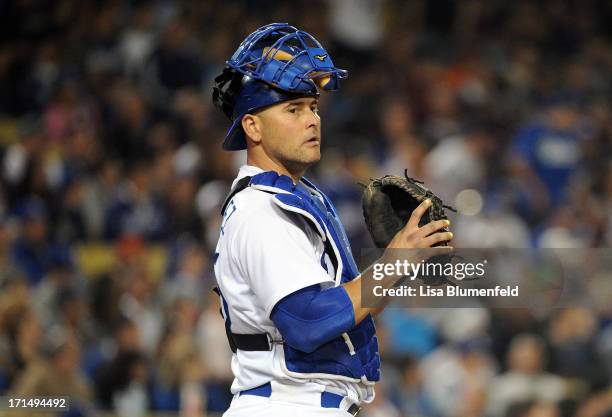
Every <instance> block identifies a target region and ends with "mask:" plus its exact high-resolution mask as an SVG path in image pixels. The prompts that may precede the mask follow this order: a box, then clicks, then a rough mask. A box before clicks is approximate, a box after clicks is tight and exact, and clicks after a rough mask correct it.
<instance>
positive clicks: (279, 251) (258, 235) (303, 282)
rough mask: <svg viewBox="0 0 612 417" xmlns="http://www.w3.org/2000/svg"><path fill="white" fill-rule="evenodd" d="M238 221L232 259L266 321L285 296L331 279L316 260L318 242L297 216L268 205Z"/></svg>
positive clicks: (303, 221)
mask: <svg viewBox="0 0 612 417" xmlns="http://www.w3.org/2000/svg"><path fill="white" fill-rule="evenodd" d="M240 220H241V221H240V222H239V224H238V225H237V226H238V227H237V228H236V230H235V236H234V239H235V241H234V242H235V243H234V244H233V245H232V247H234V248H236V249H237V250H236V252H235V253H234V256H235V257H236V258H237V259H236V261H237V262H238V263H239V264H240V265H241V266H242V268H244V276H245V277H247V279H248V281H249V282H248V284H249V286H250V287H251V289H252V291H253V293H254V294H255V296H256V297H257V298H258V300H259V301H260V302H261V304H262V306H263V307H264V309H265V313H266V316H267V317H270V314H271V312H272V309H273V308H274V306H275V305H276V303H277V302H278V301H280V300H281V299H282V298H284V297H286V296H287V295H289V294H292V293H293V292H295V291H298V290H300V289H302V288H305V287H308V286H311V285H315V284H320V283H323V282H328V281H330V280H331V279H332V278H331V277H330V276H329V275H328V274H327V272H326V271H325V269H323V267H322V266H321V264H320V259H318V256H317V251H316V248H317V239H320V238H319V237H318V236H317V235H315V232H314V231H313V230H312V229H310V225H308V224H307V223H306V221H305V220H303V219H302V218H301V217H299V216H298V215H294V214H292V213H287V212H285V211H283V210H282V209H281V208H279V207H277V206H275V205H271V206H269V207H268V208H267V209H266V210H257V211H256V212H250V213H249V215H248V216H244V217H243V218H242V219H240Z"/></svg>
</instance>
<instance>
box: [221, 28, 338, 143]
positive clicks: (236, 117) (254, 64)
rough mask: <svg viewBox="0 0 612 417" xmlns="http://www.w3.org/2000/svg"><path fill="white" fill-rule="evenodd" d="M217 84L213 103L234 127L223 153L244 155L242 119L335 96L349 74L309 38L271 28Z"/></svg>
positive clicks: (241, 50)
mask: <svg viewBox="0 0 612 417" xmlns="http://www.w3.org/2000/svg"><path fill="white" fill-rule="evenodd" d="M226 65H227V66H226V67H225V69H224V70H223V73H222V74H221V75H219V76H218V77H217V78H215V87H214V89H213V102H214V103H215V105H216V106H217V107H219V108H220V109H221V110H222V111H223V112H224V113H225V115H226V116H227V117H229V119H230V120H231V121H232V126H231V127H230V129H229V131H228V132H227V135H226V136H225V140H224V141H223V148H224V149H226V150H240V149H246V138H245V136H244V131H243V130H242V117H243V116H244V115H245V114H248V113H252V112H254V111H256V110H261V109H263V108H265V107H268V106H270V105H272V104H276V103H279V102H282V101H287V100H292V99H294V98H297V97H304V96H312V97H316V96H318V95H319V90H320V89H323V90H326V91H334V90H337V89H338V88H339V86H340V79H341V78H345V77H346V76H347V72H346V71H345V70H342V69H339V68H336V67H334V64H333V62H332V60H331V57H330V56H329V54H328V53H327V51H326V50H325V49H323V47H322V46H321V44H320V43H319V42H318V41H317V40H316V39H315V38H314V37H312V36H311V35H309V34H308V33H306V32H304V31H302V30H299V29H297V28H295V27H293V26H290V25H288V24H287V23H271V24H269V25H266V26H263V27H261V28H259V29H257V30H256V31H255V32H253V33H251V34H250V35H249V36H248V37H247V38H246V39H245V40H244V41H242V43H241V44H240V46H239V47H238V49H237V50H236V52H234V54H233V55H232V57H231V58H230V59H229V60H228V61H227V62H226Z"/></svg>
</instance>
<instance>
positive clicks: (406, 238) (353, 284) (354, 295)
mask: <svg viewBox="0 0 612 417" xmlns="http://www.w3.org/2000/svg"><path fill="white" fill-rule="evenodd" d="M430 206H431V201H430V200H425V201H423V202H422V203H421V204H420V205H419V206H418V207H417V208H416V209H415V210H414V211H413V212H412V214H411V215H410V219H408V222H407V223H406V225H405V226H404V228H403V229H402V230H400V231H399V232H398V233H397V234H396V235H395V237H394V238H393V239H392V240H391V242H390V243H389V246H387V249H416V248H431V247H432V246H434V245H435V244H436V243H439V242H443V241H448V240H451V239H452V237H453V235H452V233H450V232H438V230H440V229H442V228H444V227H446V226H448V225H449V222H448V220H437V221H433V222H430V223H428V224H426V225H424V226H423V227H419V222H420V221H421V217H423V215H424V214H425V212H426V211H427V209H428V208H429V207H430ZM451 250H452V247H450V246H440V247H436V248H435V249H428V252H427V256H432V255H434V254H436V252H443V253H447V252H449V251H451ZM411 252H412V253H410V254H408V255H409V256H412V257H414V259H408V261H411V262H419V261H420V260H421V259H422V258H423V256H422V255H421V254H418V253H417V252H416V251H411ZM386 257H391V256H390V255H389V254H387V253H385V254H384V255H383V257H382V259H381V261H383V262H384V261H385V258H386ZM389 261H393V260H391V259H389ZM372 273H373V271H372V267H369V268H367V269H366V270H365V271H363V272H362V273H361V275H360V276H359V277H357V278H356V279H354V280H352V281H350V282H347V283H346V284H343V285H342V286H343V287H344V289H345V290H346V292H347V294H348V297H349V298H350V300H351V303H352V306H353V311H354V316H355V324H358V323H360V322H361V321H362V320H363V319H364V318H366V317H367V316H368V314H372V315H376V314H378V313H379V312H381V311H382V310H383V309H384V308H385V306H386V305H387V303H388V302H389V298H388V297H377V298H376V301H377V302H378V305H376V306H374V307H362V300H361V283H362V278H365V279H371V274H372ZM399 279H401V278H400V277H398V278H397V280H391V279H384V280H381V281H379V284H378V285H382V286H383V287H384V288H392V287H393V286H394V285H395V284H396V283H397V281H398V280H399Z"/></svg>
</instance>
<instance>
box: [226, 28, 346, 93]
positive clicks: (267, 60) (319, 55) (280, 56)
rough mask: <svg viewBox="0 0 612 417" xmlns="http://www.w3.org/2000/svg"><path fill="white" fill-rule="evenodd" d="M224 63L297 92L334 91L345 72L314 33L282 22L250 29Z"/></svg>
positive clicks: (276, 85) (282, 88)
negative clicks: (252, 30) (336, 64)
mask: <svg viewBox="0 0 612 417" xmlns="http://www.w3.org/2000/svg"><path fill="white" fill-rule="evenodd" d="M227 65H228V67H229V68H231V69H233V70H235V71H237V72H239V73H241V74H243V75H246V76H248V77H250V78H252V79H256V80H261V81H264V82H266V83H269V84H271V85H273V86H275V87H277V88H280V89H281V90H285V91H289V92H296V93H307V92H311V93H312V92H316V91H317V89H323V90H326V91H334V90H337V89H338V87H339V80H340V79H342V78H345V77H346V76H347V72H346V71H345V70H342V69H339V68H336V67H335V66H334V64H333V62H332V60H331V58H330V56H329V54H328V53H327V51H326V50H325V49H323V47H322V46H321V44H320V43H319V42H318V41H317V40H316V39H315V38H314V37H312V36H311V35H310V34H308V33H306V32H304V31H301V30H298V29H296V28H295V27H293V26H289V25H287V24H284V23H273V24H271V25H267V26H264V27H262V28H260V29H259V30H257V31H255V32H253V33H252V34H251V35H249V36H248V37H247V38H246V39H245V40H244V41H243V42H242V44H240V46H239V48H238V50H237V51H236V52H235V53H234V55H233V56H232V57H231V58H230V60H229V61H227Z"/></svg>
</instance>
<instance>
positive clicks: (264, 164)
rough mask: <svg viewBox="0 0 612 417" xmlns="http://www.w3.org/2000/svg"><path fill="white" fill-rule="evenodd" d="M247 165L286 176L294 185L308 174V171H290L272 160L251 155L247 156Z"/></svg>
mask: <svg viewBox="0 0 612 417" xmlns="http://www.w3.org/2000/svg"><path fill="white" fill-rule="evenodd" d="M247 164H248V165H251V166H255V167H257V168H261V169H263V170H264V171H275V172H277V173H279V174H280V175H286V176H288V177H289V178H291V179H292V180H293V183H294V184H297V183H298V182H300V178H302V176H304V173H305V172H306V169H289V168H288V167H286V166H284V165H283V164H281V163H279V162H277V161H274V160H272V159H270V158H255V157H253V156H251V155H247Z"/></svg>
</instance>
